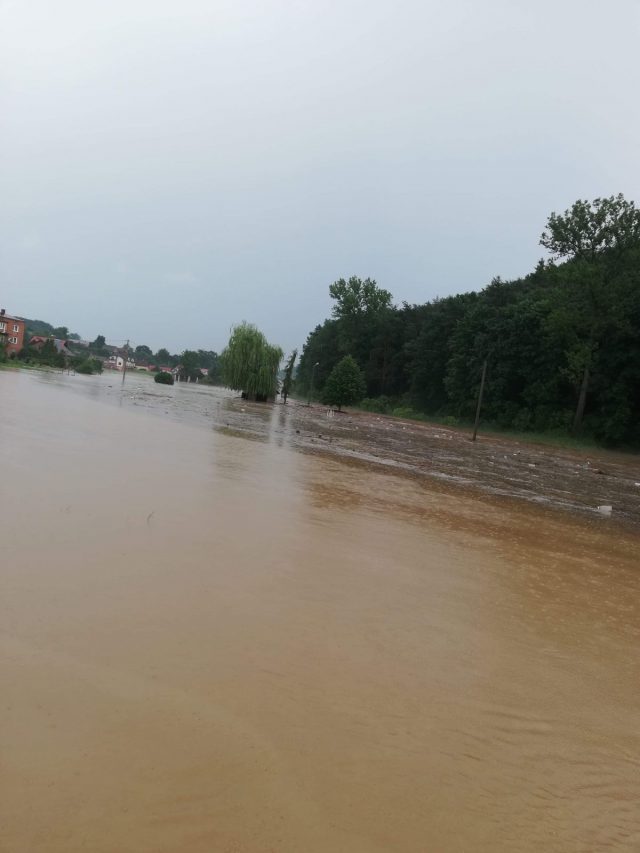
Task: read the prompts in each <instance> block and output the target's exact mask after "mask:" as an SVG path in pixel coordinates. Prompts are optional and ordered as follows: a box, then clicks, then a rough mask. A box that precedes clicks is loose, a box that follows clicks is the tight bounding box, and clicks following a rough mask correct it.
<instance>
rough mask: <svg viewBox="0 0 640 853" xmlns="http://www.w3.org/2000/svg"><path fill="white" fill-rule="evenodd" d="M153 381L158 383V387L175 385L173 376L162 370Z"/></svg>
mask: <svg viewBox="0 0 640 853" xmlns="http://www.w3.org/2000/svg"><path fill="white" fill-rule="evenodd" d="M153 381H154V382H157V383H158V385H173V383H174V379H173V375H172V374H171V373H166V372H164V371H162V370H161V371H159V372H158V373H156V375H155V376H154V377H153Z"/></svg>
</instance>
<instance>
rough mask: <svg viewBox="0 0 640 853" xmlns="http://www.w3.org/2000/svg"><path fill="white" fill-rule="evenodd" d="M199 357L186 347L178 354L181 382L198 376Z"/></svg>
mask: <svg viewBox="0 0 640 853" xmlns="http://www.w3.org/2000/svg"><path fill="white" fill-rule="evenodd" d="M198 361H199V357H198V353H197V352H195V351H194V350H190V349H186V350H185V351H184V352H183V353H182V355H181V356H180V379H181V381H182V382H186V381H187V380H191V381H193V380H194V379H197V378H199V376H200V375H201V374H200V371H199V369H198V368H199V366H200V365H199V363H198Z"/></svg>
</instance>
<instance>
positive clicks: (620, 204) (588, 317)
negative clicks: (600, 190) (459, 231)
mask: <svg viewBox="0 0 640 853" xmlns="http://www.w3.org/2000/svg"><path fill="white" fill-rule="evenodd" d="M540 243H541V245H542V246H544V247H545V248H546V249H548V250H549V251H550V252H551V253H552V254H553V256H554V257H555V258H557V259H569V260H570V261H573V263H574V265H575V269H576V270H577V272H578V274H579V277H580V279H581V281H582V287H580V288H579V289H578V290H577V291H575V292H576V296H577V299H576V304H575V308H574V310H575V313H576V317H577V318H579V319H580V321H581V322H580V325H581V333H580V334H579V335H578V339H577V340H576V342H575V345H574V347H573V348H572V350H571V352H570V353H569V354H568V358H569V361H570V371H571V372H572V373H573V374H574V375H575V376H576V377H578V376H579V377H580V381H579V391H578V399H577V405H576V410H575V414H574V418H573V431H574V432H579V431H580V429H581V428H582V421H583V417H584V413H585V409H586V405H587V395H588V394H589V391H590V390H591V386H592V379H593V376H594V371H595V370H596V369H597V354H598V350H599V349H600V347H601V344H602V335H603V332H604V328H605V327H606V326H607V319H606V318H607V314H608V313H609V310H610V308H611V300H610V299H609V293H608V291H609V282H610V278H611V275H612V273H615V265H616V263H617V262H618V260H619V259H620V257H621V254H622V253H624V251H625V250H628V249H630V248H633V247H634V246H637V245H639V244H640V211H639V210H637V209H636V206H635V204H634V202H632V201H627V200H626V199H625V197H624V196H623V195H622V194H621V193H620V194H619V195H617V196H609V197H608V198H596V199H594V200H593V201H592V202H588V201H583V200H581V199H578V201H576V202H575V203H574V204H573V205H572V207H571V208H570V209H569V210H565V212H564V213H563V214H556V213H552V214H551V215H550V216H549V219H548V221H547V227H546V229H545V231H543V233H542V236H541V237H540Z"/></svg>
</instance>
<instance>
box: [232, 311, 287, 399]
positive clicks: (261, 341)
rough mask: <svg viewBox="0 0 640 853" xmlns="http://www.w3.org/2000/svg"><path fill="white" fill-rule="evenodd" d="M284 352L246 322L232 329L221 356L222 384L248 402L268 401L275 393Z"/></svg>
mask: <svg viewBox="0 0 640 853" xmlns="http://www.w3.org/2000/svg"><path fill="white" fill-rule="evenodd" d="M283 355H284V353H283V352H282V350H281V349H280V347H276V346H272V345H271V344H270V343H269V342H268V341H267V339H266V338H265V336H264V335H263V334H262V332H261V331H260V330H259V329H257V328H256V327H255V326H252V325H251V324H249V323H241V324H240V325H239V326H235V327H234V328H233V329H232V330H231V337H230V338H229V343H228V344H227V346H226V347H225V349H224V350H223V351H222V353H221V355H220V361H221V364H222V381H223V382H224V384H225V385H227V386H228V387H229V388H233V389H234V391H242V392H243V394H246V396H247V397H248V398H249V399H250V400H270V399H272V398H273V397H275V395H276V393H277V390H278V368H279V367H280V362H281V361H282V356H283Z"/></svg>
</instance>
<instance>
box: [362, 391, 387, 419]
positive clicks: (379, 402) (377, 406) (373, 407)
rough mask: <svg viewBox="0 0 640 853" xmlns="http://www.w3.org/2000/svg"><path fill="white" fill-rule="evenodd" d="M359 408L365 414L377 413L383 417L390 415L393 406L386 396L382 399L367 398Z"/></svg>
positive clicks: (381, 397)
mask: <svg viewBox="0 0 640 853" xmlns="http://www.w3.org/2000/svg"><path fill="white" fill-rule="evenodd" d="M359 408H360V409H362V410H363V411H365V412H377V413H378V414H381V415H388V414H389V412H390V411H391V409H392V408H393V406H392V401H391V399H390V398H389V397H386V396H385V395H384V394H383V395H382V396H380V397H365V398H364V400H361V401H360V403H359Z"/></svg>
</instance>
